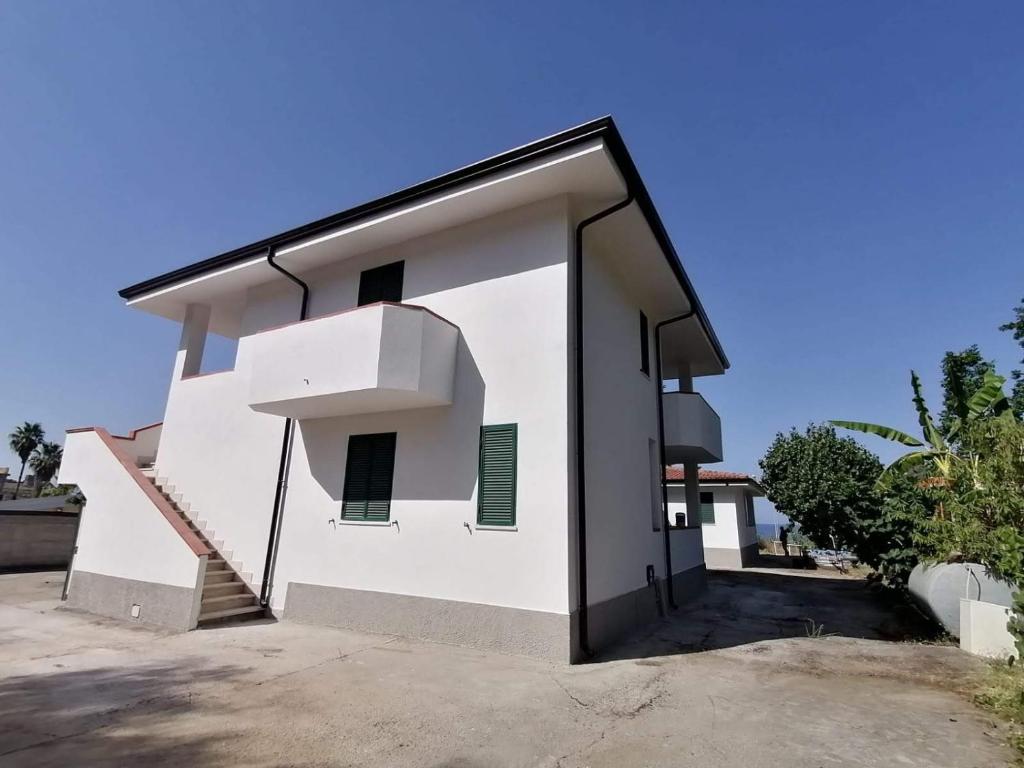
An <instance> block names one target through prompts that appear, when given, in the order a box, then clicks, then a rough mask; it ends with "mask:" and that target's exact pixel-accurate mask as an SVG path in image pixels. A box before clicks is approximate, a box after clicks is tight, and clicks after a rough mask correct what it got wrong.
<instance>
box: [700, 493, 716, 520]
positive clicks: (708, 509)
mask: <svg viewBox="0 0 1024 768" xmlns="http://www.w3.org/2000/svg"><path fill="white" fill-rule="evenodd" d="M700 521H701V523H703V524H704V525H714V524H715V494H713V493H711V491H701V492H700Z"/></svg>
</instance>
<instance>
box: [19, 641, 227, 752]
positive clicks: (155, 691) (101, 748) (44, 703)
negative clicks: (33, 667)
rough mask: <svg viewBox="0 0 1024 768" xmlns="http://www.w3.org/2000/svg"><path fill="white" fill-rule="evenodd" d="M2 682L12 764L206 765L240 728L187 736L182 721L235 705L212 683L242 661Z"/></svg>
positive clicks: (57, 661)
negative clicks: (212, 690) (214, 694)
mask: <svg viewBox="0 0 1024 768" xmlns="http://www.w3.org/2000/svg"><path fill="white" fill-rule="evenodd" d="M75 658H77V657H55V658H54V659H53V661H54V664H53V666H54V671H52V672H48V673H47V672H40V673H38V674H28V675H16V676H8V677H6V678H4V679H2V680H0V723H3V727H2V728H0V764H2V765H4V766H9V767H13V766H33V768H35V767H37V766H75V765H83V766H84V765H88V766H129V765H130V766H137V765H145V766H150V765H167V766H186V765H202V764H205V763H207V762H213V761H212V760H211V759H210V758H211V757H212V756H213V754H214V753H215V751H216V750H217V748H218V745H219V744H220V742H221V741H223V740H225V739H226V738H228V737H229V736H231V735H232V734H223V735H220V734H216V733H215V732H213V731H210V732H207V733H205V734H204V733H196V734H186V735H183V734H184V733H185V732H184V731H183V729H179V728H175V725H176V723H175V719H176V718H178V717H182V716H188V715H192V716H195V715H199V716H200V717H202V715H203V714H204V713H205V712H207V711H209V712H213V711H216V713H217V715H218V716H223V715H224V714H226V713H228V712H230V711H232V706H231V705H230V704H229V703H226V702H225V701H224V700H223V699H218V700H217V701H216V702H214V701H212V700H208V698H207V697H206V696H204V695H203V693H202V692H201V690H202V686H203V684H205V683H210V682H215V681H222V680H226V679H230V678H233V677H235V676H237V675H239V674H241V673H244V672H246V671H247V670H246V669H245V668H242V667H233V666H220V667H213V668H209V667H206V666H204V665H203V664H202V663H201V662H199V661H197V662H195V663H180V662H176V663H174V664H173V665H171V664H166V665H161V664H154V665H147V666H143V667H130V668H117V667H101V668H91V669H83V670H70V669H63V666H64V665H63V664H62V663H61V659H67V661H68V663H73V660H74V659H75Z"/></svg>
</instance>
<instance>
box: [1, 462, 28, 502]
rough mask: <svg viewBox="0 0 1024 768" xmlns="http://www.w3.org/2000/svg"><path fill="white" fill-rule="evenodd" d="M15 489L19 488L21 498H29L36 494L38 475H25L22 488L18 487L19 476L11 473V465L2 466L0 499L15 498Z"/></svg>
mask: <svg viewBox="0 0 1024 768" xmlns="http://www.w3.org/2000/svg"><path fill="white" fill-rule="evenodd" d="M15 489H17V490H18V498H19V499H29V498H32V497H33V496H35V495H36V476H35V475H32V474H28V475H25V477H24V478H23V479H22V481H21V488H20V489H19V488H18V476H17V475H13V476H12V475H11V471H10V468H9V467H0V501H5V500H7V499H13V498H14V492H15Z"/></svg>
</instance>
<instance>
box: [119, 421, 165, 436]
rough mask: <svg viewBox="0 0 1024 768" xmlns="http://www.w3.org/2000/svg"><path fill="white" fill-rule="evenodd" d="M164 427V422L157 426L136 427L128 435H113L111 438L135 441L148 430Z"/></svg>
mask: <svg viewBox="0 0 1024 768" xmlns="http://www.w3.org/2000/svg"><path fill="white" fill-rule="evenodd" d="M163 425H164V423H163V422H162V421H158V422H156V423H155V424H147V425H146V426H144V427H136V428H135V429H132V430H129V432H128V434H127V435H111V437H113V438H114V439H115V440H134V439H135V438H136V437H138V436H139V432H145V431H146V430H147V429H156V428H157V427H162V426H163Z"/></svg>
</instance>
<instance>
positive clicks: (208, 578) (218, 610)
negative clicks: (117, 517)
mask: <svg viewBox="0 0 1024 768" xmlns="http://www.w3.org/2000/svg"><path fill="white" fill-rule="evenodd" d="M142 474H143V475H145V476H146V477H147V478H148V479H149V481H150V482H151V483H153V485H155V486H156V488H157V490H158V491H160V493H161V494H162V495H163V497H164V498H165V499H167V501H168V502H170V504H171V507H172V508H173V509H174V511H175V512H177V513H178V514H179V515H181V519H182V520H184V521H185V523H186V524H187V525H188V527H189V528H191V529H192V531H193V532H194V533H195V534H196V536H198V537H199V539H200V540H201V541H202V542H203V543H204V544H206V545H207V546H208V547H210V549H211V550H213V554H212V555H210V556H209V557H208V558H207V560H206V573H205V574H204V576H203V597H202V603H201V605H200V609H199V627H204V626H209V625H211V624H219V623H226V622H228V621H245V620H248V619H259V618H263V616H264V615H265V611H264V609H263V607H262V606H261V605H260V601H259V597H257V596H256V594H255V592H253V590H252V589H251V588H250V586H249V584H248V582H247V581H246V579H244V578H243V577H242V575H241V570H240V568H241V565H240V564H239V563H235V562H232V560H231V554H232V553H231V552H228V551H225V550H224V542H223V541H218V540H217V539H216V538H215V534H214V532H213V531H211V530H209V529H208V528H207V527H206V523H205V522H204V521H202V520H194V519H193V517H192V516H191V515H190V514H189V512H190V509H189V505H188V503H187V502H184V501H182V498H181V494H180V493H176V492H175V488H174V486H173V485H169V484H168V482H167V480H165V479H164V478H158V477H156V476H155V473H154V471H153V468H152V467H151V466H148V467H147V466H143V467H142Z"/></svg>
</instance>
